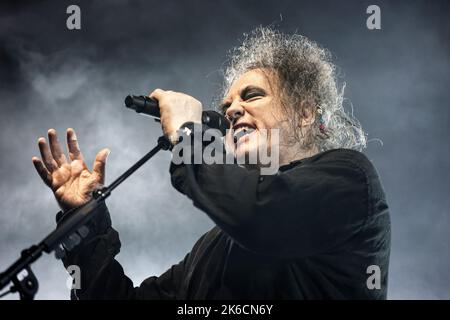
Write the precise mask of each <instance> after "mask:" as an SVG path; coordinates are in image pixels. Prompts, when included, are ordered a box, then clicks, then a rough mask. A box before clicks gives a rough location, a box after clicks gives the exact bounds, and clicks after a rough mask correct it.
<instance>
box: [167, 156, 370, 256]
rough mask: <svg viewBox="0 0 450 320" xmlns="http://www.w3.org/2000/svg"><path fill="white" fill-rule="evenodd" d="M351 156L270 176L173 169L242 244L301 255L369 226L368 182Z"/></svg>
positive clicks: (335, 245)
mask: <svg viewBox="0 0 450 320" xmlns="http://www.w3.org/2000/svg"><path fill="white" fill-rule="evenodd" d="M352 152H353V151H352ZM352 155H353V154H351V153H349V152H346V151H343V150H336V151H332V152H327V153H324V154H323V155H322V156H319V157H316V158H317V159H316V160H315V161H312V162H309V163H304V164H301V165H298V166H296V167H294V168H292V169H291V170H288V171H286V172H279V173H278V174H275V175H270V176H260V174H259V171H258V170H247V169H245V168H242V167H240V166H237V165H232V164H230V165H221V164H211V165H207V164H196V165H194V164H181V165H174V164H172V165H171V169H170V170H171V174H172V184H173V186H174V187H175V188H177V189H178V190H179V191H180V192H182V193H184V194H186V195H187V196H188V197H190V198H191V199H192V200H193V203H194V205H195V206H196V207H198V208H199V209H201V210H203V211H204V212H206V213H207V214H208V215H209V217H210V218H211V219H212V220H213V221H214V222H215V223H216V224H217V226H219V227H220V228H221V229H222V230H223V231H224V232H226V233H227V234H229V235H230V236H231V237H232V238H233V239H234V240H235V241H236V242H238V243H239V244H240V245H241V246H243V247H245V248H247V249H249V250H251V251H254V252H257V253H260V254H268V255H275V256H281V257H302V256H308V255H311V254H316V253H327V252H330V251H333V250H339V249H341V248H342V246H343V245H344V244H345V243H346V242H347V240H349V239H351V238H352V236H354V235H355V234H356V233H358V232H359V231H360V230H361V229H362V228H363V227H364V224H365V221H366V218H367V215H368V212H369V205H368V182H367V177H366V174H365V173H364V170H363V169H361V168H360V167H359V166H358V164H357V162H355V161H352Z"/></svg>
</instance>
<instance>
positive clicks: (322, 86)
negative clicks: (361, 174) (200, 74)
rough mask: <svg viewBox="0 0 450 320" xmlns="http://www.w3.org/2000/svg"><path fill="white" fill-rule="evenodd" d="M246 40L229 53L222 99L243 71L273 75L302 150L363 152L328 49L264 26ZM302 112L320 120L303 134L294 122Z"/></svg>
mask: <svg viewBox="0 0 450 320" xmlns="http://www.w3.org/2000/svg"><path fill="white" fill-rule="evenodd" d="M244 36H245V38H244V40H243V42H242V44H241V45H240V46H239V47H236V48H234V49H233V50H232V51H231V56H230V60H229V63H228V65H227V67H226V69H225V71H224V87H223V92H222V94H223V95H225V94H226V93H227V92H228V90H229V88H230V86H231V84H232V83H233V81H234V80H236V79H237V78H238V77H239V76H241V75H242V74H244V73H245V72H247V71H250V70H253V69H262V70H271V71H275V73H276V74H277V76H278V81H277V85H278V89H279V90H280V92H281V97H280V103H281V105H282V106H283V107H284V108H285V111H286V113H287V115H288V117H287V118H288V119H290V121H291V126H292V128H293V129H294V130H293V133H294V136H293V138H294V139H295V140H296V141H300V142H301V145H302V148H305V149H310V148H311V147H314V146H315V147H317V149H318V150H319V152H320V151H325V150H329V149H335V148H348V149H355V150H362V149H363V148H365V146H366V136H365V133H364V131H363V130H362V128H361V125H360V123H359V121H358V120H357V119H356V118H354V117H353V115H351V114H349V113H347V112H346V111H345V110H344V105H343V102H344V98H343V95H344V88H345V83H344V85H343V86H342V88H341V89H340V90H339V89H338V86H337V77H336V71H335V69H336V67H335V65H334V64H333V63H332V62H331V55H330V53H329V52H328V51H327V50H326V49H324V48H322V47H320V46H319V45H318V44H317V43H315V42H313V41H311V40H309V39H308V38H306V37H304V36H301V35H297V34H294V35H286V34H283V33H280V32H279V31H276V30H274V29H271V28H267V27H260V28H257V29H255V30H254V31H252V32H251V33H250V34H245V35H244ZM306 108H308V109H309V110H310V111H312V112H314V114H316V118H317V116H319V117H320V116H321V118H319V119H316V121H315V122H314V124H313V125H312V126H311V129H310V130H308V132H306V133H305V132H302V130H300V129H299V126H298V123H299V121H300V120H301V118H302V117H303V115H304V114H305V109H306ZM318 113H321V114H318ZM317 120H321V121H317ZM321 124H322V127H320V125H321Z"/></svg>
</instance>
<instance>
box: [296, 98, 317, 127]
mask: <svg viewBox="0 0 450 320" xmlns="http://www.w3.org/2000/svg"><path fill="white" fill-rule="evenodd" d="M300 108H301V110H302V120H301V124H300V126H301V127H307V126H311V125H312V124H313V123H314V122H315V121H316V116H315V113H314V111H313V110H314V109H315V108H314V107H313V106H312V104H309V103H307V102H306V101H303V102H302V103H301V105H300Z"/></svg>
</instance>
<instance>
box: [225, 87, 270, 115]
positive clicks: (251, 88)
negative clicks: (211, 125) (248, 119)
mask: <svg viewBox="0 0 450 320" xmlns="http://www.w3.org/2000/svg"><path fill="white" fill-rule="evenodd" d="M253 90H255V91H260V92H261V93H264V94H266V91H265V90H264V89H263V88H261V87H258V86H253V85H248V86H246V87H244V88H243V89H241V90H240V92H239V96H240V97H241V99H244V97H245V96H246V95H247V94H248V93H249V92H250V91H253ZM230 105H231V103H230V102H222V103H221V104H220V105H219V109H220V110H221V111H222V112H225V109H227V108H228V107H229V106H230Z"/></svg>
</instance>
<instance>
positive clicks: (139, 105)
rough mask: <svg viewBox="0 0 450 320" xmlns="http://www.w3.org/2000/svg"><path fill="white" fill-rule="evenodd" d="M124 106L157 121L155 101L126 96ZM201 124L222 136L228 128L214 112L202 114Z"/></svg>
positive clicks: (222, 119) (208, 111) (157, 111)
mask: <svg viewBox="0 0 450 320" xmlns="http://www.w3.org/2000/svg"><path fill="white" fill-rule="evenodd" d="M125 106H126V107H127V108H130V109H133V110H134V111H136V112H137V113H143V114H146V115H148V116H150V117H152V118H154V119H155V120H156V121H159V119H160V118H161V114H160V113H159V104H158V101H157V100H156V99H152V98H150V97H146V96H136V95H128V96H127V97H126V98H125ZM202 123H203V124H205V125H207V126H208V127H210V128H213V129H218V130H219V131H220V132H221V133H222V135H225V134H226V130H227V129H229V128H230V122H229V121H228V119H227V118H225V117H224V116H223V115H221V114H220V113H218V112H216V111H212V110H207V111H203V112H202Z"/></svg>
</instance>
